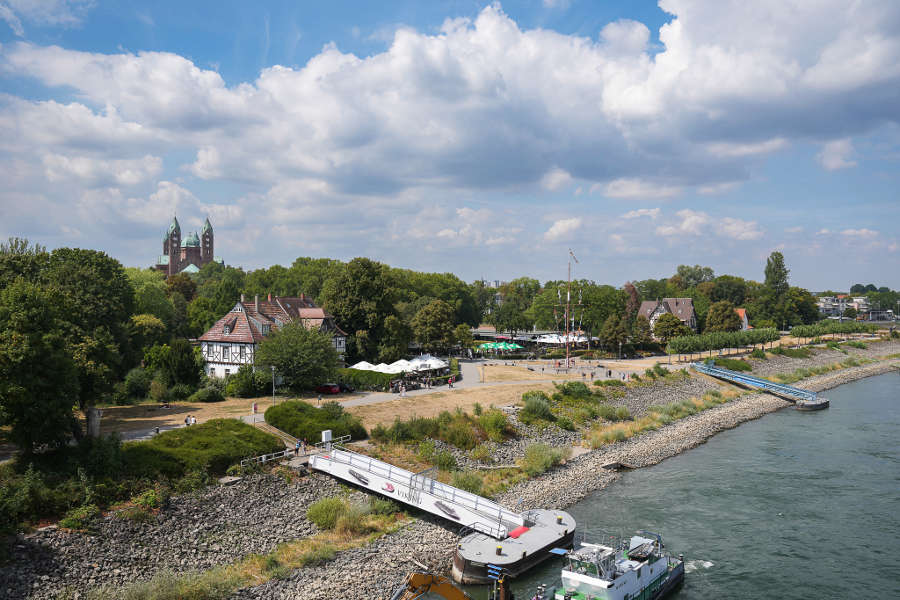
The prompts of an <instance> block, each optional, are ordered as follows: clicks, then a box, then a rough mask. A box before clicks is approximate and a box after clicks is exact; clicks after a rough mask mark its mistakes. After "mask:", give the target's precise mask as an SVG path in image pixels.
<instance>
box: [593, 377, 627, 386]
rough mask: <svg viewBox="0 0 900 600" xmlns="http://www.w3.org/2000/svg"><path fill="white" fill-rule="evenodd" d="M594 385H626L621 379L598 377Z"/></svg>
mask: <svg viewBox="0 0 900 600" xmlns="http://www.w3.org/2000/svg"><path fill="white" fill-rule="evenodd" d="M594 385H597V386H600V387H625V382H624V381H620V380H619V379H597V380H596V381H594Z"/></svg>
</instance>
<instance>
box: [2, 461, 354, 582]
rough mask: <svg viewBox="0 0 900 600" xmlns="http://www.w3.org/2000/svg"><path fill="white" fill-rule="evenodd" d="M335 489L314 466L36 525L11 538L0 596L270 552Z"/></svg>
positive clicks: (305, 524)
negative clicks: (140, 518)
mask: <svg viewBox="0 0 900 600" xmlns="http://www.w3.org/2000/svg"><path fill="white" fill-rule="evenodd" d="M339 489H340V488H339V485H338V484H337V482H335V481H334V480H333V479H331V478H330V477H327V476H325V475H321V474H315V475H313V476H311V477H309V478H306V479H303V480H300V481H298V482H296V483H293V484H288V483H286V482H285V480H284V479H283V478H281V477H277V476H273V475H257V476H251V477H248V478H246V479H244V480H243V481H241V482H239V483H238V484H237V485H233V486H228V487H223V486H213V487H210V488H207V489H205V490H203V491H201V492H196V493H194V494H186V495H182V496H176V497H173V498H171V499H170V501H169V505H168V506H167V507H166V508H164V509H163V510H160V511H159V514H158V515H156V516H155V517H154V518H153V519H152V520H151V521H149V522H146V523H138V522H132V521H130V520H128V519H125V518H122V516H117V515H114V514H111V515H107V516H105V517H103V518H102V519H101V520H100V521H99V522H98V523H97V525H96V526H95V528H94V530H93V531H92V532H91V533H73V532H67V531H62V530H57V529H45V530H42V531H38V532H35V533H33V534H30V535H27V536H25V537H24V538H19V539H18V540H16V542H14V544H15V545H14V547H13V549H12V559H11V561H10V562H9V563H7V564H5V565H3V566H2V567H0V590H2V593H0V597H2V598H25V597H30V598H52V597H55V596H56V594H57V593H58V592H59V591H60V590H62V589H64V588H66V587H68V588H70V589H72V590H82V591H83V590H85V589H87V588H90V587H94V586H100V585H121V584H123V583H127V582H130V581H136V580H139V579H146V578H148V577H150V576H152V575H153V574H154V573H156V572H158V571H160V570H163V569H169V570H172V571H175V572H183V571H191V570H197V569H206V568H209V567H213V566H215V565H220V564H224V563H229V562H233V561H235V560H237V559H239V558H241V557H243V556H246V555H248V554H252V553H256V552H270V551H271V550H273V549H274V548H275V546H277V545H278V544H279V543H281V542H283V541H286V540H292V539H296V538H300V537H305V536H307V535H310V534H312V533H315V531H316V527H315V525H313V524H312V523H310V522H309V521H307V520H306V509H307V508H308V506H309V505H310V504H311V503H312V502H314V501H315V500H317V499H318V498H320V497H322V496H328V495H334V494H337V493H338V491H339Z"/></svg>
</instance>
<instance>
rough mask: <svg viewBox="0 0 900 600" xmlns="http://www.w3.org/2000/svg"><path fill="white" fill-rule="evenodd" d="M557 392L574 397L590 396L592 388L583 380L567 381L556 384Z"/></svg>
mask: <svg viewBox="0 0 900 600" xmlns="http://www.w3.org/2000/svg"><path fill="white" fill-rule="evenodd" d="M556 390H557V393H559V394H562V395H563V396H570V397H572V398H590V397H591V395H592V392H591V389H590V388H589V387H588V386H586V385H585V384H584V383H582V382H581V381H567V382H565V383H557V384H556Z"/></svg>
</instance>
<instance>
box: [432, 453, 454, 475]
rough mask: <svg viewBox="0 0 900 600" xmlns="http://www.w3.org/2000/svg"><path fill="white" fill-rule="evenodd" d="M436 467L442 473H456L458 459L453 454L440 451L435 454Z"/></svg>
mask: <svg viewBox="0 0 900 600" xmlns="http://www.w3.org/2000/svg"><path fill="white" fill-rule="evenodd" d="M434 465H435V466H436V467H437V468H438V469H440V470H441V471H455V470H456V457H455V456H453V453H452V452H448V451H447V450H440V451H438V452H435V453H434Z"/></svg>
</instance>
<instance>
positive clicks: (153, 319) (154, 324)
mask: <svg viewBox="0 0 900 600" xmlns="http://www.w3.org/2000/svg"><path fill="white" fill-rule="evenodd" d="M168 339H169V335H168V333H167V331H166V325H165V323H163V322H162V321H161V320H160V319H159V317H157V316H155V315H148V314H140V315H134V316H133V317H131V337H130V342H129V344H128V346H129V348H131V349H133V350H134V351H135V352H138V354H137V355H136V360H133V361H132V362H133V363H135V364H136V363H138V362H140V359H141V358H142V357H143V356H144V350H145V349H146V348H149V347H151V346H157V345H162V344H164V343H165V342H166V340H168Z"/></svg>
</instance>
